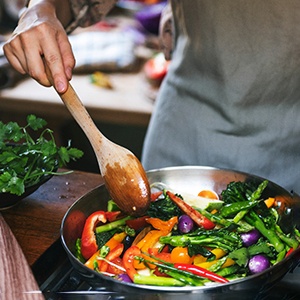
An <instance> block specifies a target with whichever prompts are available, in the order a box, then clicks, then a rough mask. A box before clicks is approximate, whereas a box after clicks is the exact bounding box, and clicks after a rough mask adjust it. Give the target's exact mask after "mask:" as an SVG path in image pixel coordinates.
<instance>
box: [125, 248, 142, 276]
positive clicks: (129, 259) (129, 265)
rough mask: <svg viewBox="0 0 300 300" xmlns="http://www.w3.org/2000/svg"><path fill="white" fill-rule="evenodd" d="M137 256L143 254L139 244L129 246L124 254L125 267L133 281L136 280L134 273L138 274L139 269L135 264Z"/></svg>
mask: <svg viewBox="0 0 300 300" xmlns="http://www.w3.org/2000/svg"><path fill="white" fill-rule="evenodd" d="M136 256H141V250H140V248H139V247H137V246H131V247H129V248H128V249H127V250H126V251H125V253H124V255H123V265H124V268H125V270H126V273H127V275H128V276H129V277H130V279H131V280H132V281H133V280H134V275H135V274H137V271H136V269H135V268H134V266H133V263H134V261H135V257H136Z"/></svg>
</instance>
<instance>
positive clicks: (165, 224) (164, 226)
mask: <svg viewBox="0 0 300 300" xmlns="http://www.w3.org/2000/svg"><path fill="white" fill-rule="evenodd" d="M146 222H147V223H149V224H151V225H152V227H154V228H155V229H157V230H161V231H163V232H164V234H165V235H166V234H168V233H170V232H171V230H172V229H173V227H174V226H175V224H177V223H178V217H177V216H175V217H172V218H171V219H169V220H167V221H163V220H161V219H159V218H148V219H147V220H146Z"/></svg>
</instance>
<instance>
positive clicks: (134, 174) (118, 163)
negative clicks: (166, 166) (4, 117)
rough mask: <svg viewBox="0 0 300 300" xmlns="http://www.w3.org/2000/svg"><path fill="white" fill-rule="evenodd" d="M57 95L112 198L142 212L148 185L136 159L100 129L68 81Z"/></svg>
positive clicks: (147, 199) (132, 212)
mask: <svg viewBox="0 0 300 300" xmlns="http://www.w3.org/2000/svg"><path fill="white" fill-rule="evenodd" d="M59 96H60V98H61V99H62V101H63V102H64V104H65V106H66V107H67V108H68V110H69V112H70V113H71V115H72V116H73V117H74V119H75V121H76V122H77V123H78V125H79V126H80V127H81V129H82V130H83V131H84V133H85V135H86V136H87V138H88V140H89V141H90V143H91V145H92V147H93V150H94V152H95V155H96V158H97V161H98V164H99V169H100V172H101V175H102V177H103V179H104V182H105V186H106V188H107V190H108V192H109V194H110V196H111V197H112V199H113V200H114V201H115V202H116V204H117V205H118V206H119V208H120V209H121V210H122V211H123V212H125V213H127V214H129V215H142V214H143V213H144V212H145V211H146V210H147V208H148V206H149V204H150V186H149V183H148V179H147V176H146V172H145V170H144V168H143V166H142V164H141V163H140V161H139V160H138V159H137V157H136V156H135V155H134V154H133V153H132V152H131V151H129V150H128V149H126V148H123V147H121V146H119V145H117V144H115V143H113V142H111V141H110V140H109V139H107V138H106V137H105V136H104V135H103V134H102V133H101V132H100V130H99V129H98V128H97V127H96V125H95V123H94V122H93V120H92V118H91V116H90V115H89V113H88V112H87V110H86V108H85V106H84V105H83V103H82V102H81V100H80V98H79V97H78V95H77V94H76V92H75V90H74V89H73V87H72V85H71V84H70V83H69V86H68V89H67V91H66V92H65V93H63V94H59Z"/></svg>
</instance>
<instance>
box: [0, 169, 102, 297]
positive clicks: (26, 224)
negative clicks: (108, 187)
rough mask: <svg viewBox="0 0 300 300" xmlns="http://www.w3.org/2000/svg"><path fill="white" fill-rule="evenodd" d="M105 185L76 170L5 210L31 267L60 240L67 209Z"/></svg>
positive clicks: (97, 178) (4, 212) (8, 221)
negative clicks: (90, 192) (88, 193)
mask: <svg viewBox="0 0 300 300" xmlns="http://www.w3.org/2000/svg"><path fill="white" fill-rule="evenodd" d="M102 184H103V179H102V177H101V176H100V175H99V174H94V173H86V172H79V171H74V172H73V173H71V174H68V175H61V176H54V177H52V178H51V179H50V180H49V181H48V182H47V183H45V184H44V185H43V186H41V187H40V188H39V189H38V190H37V191H36V192H35V193H33V194H32V195H31V196H29V197H27V198H26V199H24V200H22V201H21V202H20V203H19V204H17V205H16V206H14V207H12V208H10V209H7V210H3V211H1V213H2V215H3V217H4V219H5V221H6V223H7V224H8V225H9V227H10V229H11V231H12V232H13V234H14V236H15V237H16V239H17V241H18V243H19V244H20V246H21V249H22V250H23V252H24V255H25V257H26V259H27V260H28V263H29V265H30V266H32V265H33V264H34V262H35V261H36V260H37V259H38V258H39V257H40V256H41V255H42V254H43V253H44V252H45V251H46V250H47V249H48V248H49V247H50V246H51V245H52V244H53V243H54V242H55V241H57V240H58V239H59V238H60V225H61V221H62V218H63V216H64V215H65V213H66V211H67V209H68V208H69V207H70V206H71V205H72V204H73V203H74V202H75V201H76V200H77V199H79V198H80V197H81V196H83V195H84V194H86V193H87V192H88V191H90V190H91V189H93V188H96V187H97V186H99V185H102ZM0 298H1V297H0Z"/></svg>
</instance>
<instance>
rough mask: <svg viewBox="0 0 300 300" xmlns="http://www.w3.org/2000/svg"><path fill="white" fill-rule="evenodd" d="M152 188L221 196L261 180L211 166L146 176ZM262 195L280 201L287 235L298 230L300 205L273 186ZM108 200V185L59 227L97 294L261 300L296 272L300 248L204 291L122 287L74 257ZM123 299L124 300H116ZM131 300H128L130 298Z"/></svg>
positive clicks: (85, 198) (77, 205)
mask: <svg viewBox="0 0 300 300" xmlns="http://www.w3.org/2000/svg"><path fill="white" fill-rule="evenodd" d="M147 176H148V179H149V182H150V184H151V183H153V182H163V183H165V184H166V185H168V186H170V187H174V188H176V189H178V191H181V192H188V193H197V192H199V191H200V190H202V189H212V190H214V191H216V192H217V193H220V192H221V191H222V190H223V189H225V188H226V186H227V184H228V183H230V182H231V181H248V180H253V179H256V180H258V181H259V182H261V181H262V180H263V178H260V177H256V176H253V175H250V174H246V173H241V172H236V171H232V170H223V169H216V168H210V167H198V166H186V167H171V168H164V169H158V170H152V171H148V172H147ZM264 196H266V197H267V196H276V198H277V201H278V202H279V203H280V215H281V221H280V222H281V224H280V225H281V226H282V227H283V229H284V230H289V229H290V228H291V227H292V226H294V225H296V226H297V227H299V228H300V201H299V200H298V199H296V197H295V196H294V195H292V194H290V193H289V192H287V191H286V190H284V189H283V188H281V187H280V186H278V185H276V184H274V183H272V182H270V183H269V185H268V187H267V189H266V190H265V192H264ZM109 199H110V197H109V195H108V193H107V191H106V189H105V186H104V185H103V186H100V187H98V188H96V189H94V190H92V191H91V192H89V193H88V194H86V195H85V196H83V197H82V198H81V199H79V200H78V201H77V202H75V203H74V205H73V206H72V207H70V209H69V210H68V211H67V213H66V214H65V216H64V218H63V221H62V225H61V240H62V244H63V247H64V249H65V251H66V252H67V255H68V257H69V259H70V261H71V263H72V265H73V266H74V268H75V269H76V270H77V271H78V272H79V273H80V274H81V275H82V277H83V278H84V279H85V280H86V281H87V282H89V283H90V284H91V285H92V286H93V287H94V289H95V290H103V289H104V290H105V289H108V290H110V291H115V292H116V293H117V294H116V295H124V294H125V295H130V296H129V298H128V299H132V300H134V299H151V300H152V299H175V300H176V299H183V297H187V299H219V298H220V299H240V298H241V297H243V299H255V298H257V299H259V295H263V294H266V293H267V291H268V290H269V289H270V288H271V287H272V286H273V285H274V284H275V283H276V282H277V281H279V280H280V279H281V278H282V277H283V276H284V275H285V274H286V273H287V272H289V271H290V270H291V269H293V268H294V267H295V266H296V265H297V264H298V260H299V258H300V249H297V250H296V251H294V252H293V253H292V254H291V255H290V256H288V257H287V258H285V259H284V260H283V261H281V262H280V263H278V264H277V265H275V266H273V267H271V268H269V269H268V270H266V271H264V272H262V273H260V274H256V275H252V276H248V277H247V278H244V279H241V280H237V281H234V282H231V283H227V284H220V285H217V286H215V285H214V286H205V287H157V286H155V287H154V286H141V285H134V284H128V283H123V282H120V281H117V280H114V279H111V278H108V277H106V276H103V275H101V274H99V273H97V272H95V271H92V270H90V269H89V268H87V267H85V266H84V264H82V263H80V262H79V261H78V260H77V259H76V258H75V256H74V254H73V253H74V247H75V241H76V239H77V238H78V237H80V236H81V232H82V229H83V225H84V222H85V219H86V217H87V216H88V215H90V214H91V213H92V212H94V211H96V210H99V209H100V210H101V209H102V210H105V209H106V206H107V201H108V200H109ZM117 299H120V298H117ZM126 299H127V298H126Z"/></svg>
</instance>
